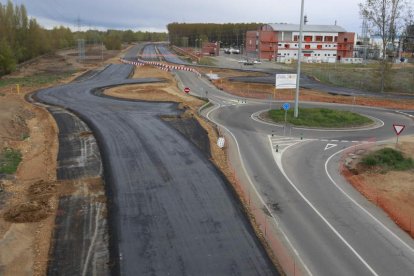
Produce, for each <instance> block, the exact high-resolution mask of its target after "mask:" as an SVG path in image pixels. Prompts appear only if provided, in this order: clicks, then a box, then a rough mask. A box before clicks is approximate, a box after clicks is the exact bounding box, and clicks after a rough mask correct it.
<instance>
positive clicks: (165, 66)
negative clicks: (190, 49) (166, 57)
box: [120, 58, 201, 77]
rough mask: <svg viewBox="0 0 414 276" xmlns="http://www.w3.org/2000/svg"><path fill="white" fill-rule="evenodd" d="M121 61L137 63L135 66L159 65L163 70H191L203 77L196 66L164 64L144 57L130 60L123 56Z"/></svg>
mask: <svg viewBox="0 0 414 276" xmlns="http://www.w3.org/2000/svg"><path fill="white" fill-rule="evenodd" d="M120 61H121V62H122V63H125V64H132V65H135V66H143V65H151V66H155V67H157V68H159V69H161V70H164V71H172V70H181V71H189V72H193V73H194V74H196V75H197V76H198V77H201V74H200V72H198V71H197V70H195V69H194V68H190V67H186V66H182V65H169V64H164V63H161V62H157V61H146V60H142V59H137V61H130V60H126V59H123V58H121V59H120Z"/></svg>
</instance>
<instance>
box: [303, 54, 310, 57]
mask: <svg viewBox="0 0 414 276" xmlns="http://www.w3.org/2000/svg"><path fill="white" fill-rule="evenodd" d="M303 56H305V57H310V56H311V54H303Z"/></svg>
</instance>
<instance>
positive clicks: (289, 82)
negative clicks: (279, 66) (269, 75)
mask: <svg viewBox="0 0 414 276" xmlns="http://www.w3.org/2000/svg"><path fill="white" fill-rule="evenodd" d="M275 86H276V89H292V88H296V74H276V84H275Z"/></svg>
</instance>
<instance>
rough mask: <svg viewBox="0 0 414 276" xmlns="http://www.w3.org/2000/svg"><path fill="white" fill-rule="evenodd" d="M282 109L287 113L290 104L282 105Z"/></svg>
mask: <svg viewBox="0 0 414 276" xmlns="http://www.w3.org/2000/svg"><path fill="white" fill-rule="evenodd" d="M282 107H283V109H284V110H285V111H288V110H289V108H290V103H284V104H283V105H282Z"/></svg>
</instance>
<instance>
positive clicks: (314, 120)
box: [265, 108, 374, 129]
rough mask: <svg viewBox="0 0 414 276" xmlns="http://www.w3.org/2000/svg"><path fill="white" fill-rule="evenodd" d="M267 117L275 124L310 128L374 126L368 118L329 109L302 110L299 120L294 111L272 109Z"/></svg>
mask: <svg viewBox="0 0 414 276" xmlns="http://www.w3.org/2000/svg"><path fill="white" fill-rule="evenodd" d="M265 115H267V116H265V117H267V118H268V119H270V121H271V122H274V123H278V124H285V123H288V124H291V125H294V126H301V127H309V128H330V129H336V128H355V127H366V126H369V125H372V124H374V121H373V120H372V119H370V118H368V117H366V116H363V115H360V114H357V113H354V112H350V111H343V110H335V109H328V108H300V109H299V116H298V117H297V118H295V117H294V111H293V109H289V110H284V109H272V110H269V111H268V112H267V114H265Z"/></svg>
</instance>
